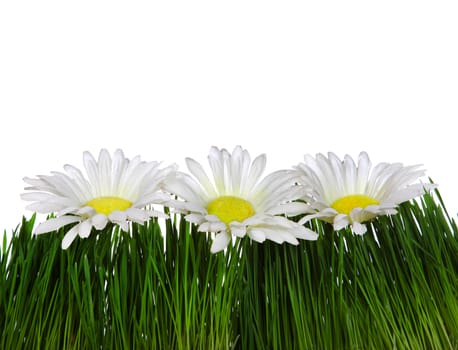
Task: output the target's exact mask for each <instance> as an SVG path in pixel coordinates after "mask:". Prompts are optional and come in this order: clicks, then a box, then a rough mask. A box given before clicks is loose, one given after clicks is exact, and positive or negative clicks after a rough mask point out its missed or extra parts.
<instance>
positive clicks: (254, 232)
mask: <svg viewBox="0 0 458 350" xmlns="http://www.w3.org/2000/svg"><path fill="white" fill-rule="evenodd" d="M247 235H248V237H250V238H251V239H252V240H253V241H256V242H258V243H262V242H264V241H265V240H266V234H265V232H264V230H263V229H262V228H258V227H249V228H248V229H247Z"/></svg>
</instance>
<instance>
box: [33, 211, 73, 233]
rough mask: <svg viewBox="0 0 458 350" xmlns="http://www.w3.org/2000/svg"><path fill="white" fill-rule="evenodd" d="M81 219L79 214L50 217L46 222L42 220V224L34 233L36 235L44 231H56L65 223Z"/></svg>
mask: <svg viewBox="0 0 458 350" xmlns="http://www.w3.org/2000/svg"><path fill="white" fill-rule="evenodd" d="M79 221H81V218H79V217H78V216H70V215H69V216H61V217H58V218H53V219H48V220H46V221H45V222H42V223H41V224H39V225H38V226H37V228H36V229H35V231H34V233H35V234H36V235H39V234H42V233H47V232H51V231H55V230H58V229H60V228H61V227H63V226H65V225H68V224H72V223H74V222H79Z"/></svg>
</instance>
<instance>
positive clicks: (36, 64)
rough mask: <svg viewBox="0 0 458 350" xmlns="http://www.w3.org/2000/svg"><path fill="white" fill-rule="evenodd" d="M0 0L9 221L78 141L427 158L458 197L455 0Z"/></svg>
mask: <svg viewBox="0 0 458 350" xmlns="http://www.w3.org/2000/svg"><path fill="white" fill-rule="evenodd" d="M163 3H165V4H161V5H159V4H158V3H156V4H152V3H142V2H133V1H130V2H127V1H126V2H118V1H95V0H93V1H89V2H85V1H74V2H68V1H56V2H44V1H34V2H30V3H27V2H23V1H2V2H1V3H0V123H1V129H0V132H1V135H0V156H1V169H0V174H1V175H0V179H1V181H0V194H1V197H0V229H1V230H2V229H7V231H8V232H10V231H11V229H12V228H13V227H15V226H16V225H17V224H18V223H19V221H20V218H21V216H22V215H24V214H25V215H26V216H30V215H31V213H30V212H27V211H26V210H25V209H24V206H25V205H26V203H24V202H22V201H21V200H20V198H19V194H20V193H21V192H23V187H24V184H23V182H22V178H23V177H24V176H35V175H37V174H49V173H50V172H51V171H61V170H62V166H63V165H64V164H65V163H70V164H74V165H77V166H81V165H82V161H81V158H82V152H83V151H84V150H89V151H91V152H93V153H95V154H98V152H99V150H100V148H102V147H105V148H108V149H109V150H110V151H111V152H113V151H114V150H115V149H116V148H118V147H120V148H122V149H123V150H124V151H125V154H126V156H128V157H129V158H132V157H133V156H135V155H137V154H140V155H141V156H142V158H143V159H145V160H163V161H164V162H165V164H169V163H172V162H176V163H178V164H179V165H180V169H181V170H185V167H184V162H183V158H184V157H186V156H191V157H193V158H195V159H196V160H198V161H200V162H206V156H207V153H208V150H209V148H210V146H211V145H216V146H219V147H225V148H228V149H230V150H232V148H233V147H234V146H235V145H237V144H241V145H242V146H243V147H245V148H247V149H248V150H249V151H250V153H251V154H252V156H253V157H254V156H256V155H258V154H260V153H266V154H267V157H268V170H269V171H272V170H276V169H279V168H289V167H290V166H292V165H295V164H297V163H298V162H300V161H302V159H303V155H304V154H305V153H311V154H315V153H317V152H328V151H333V152H335V153H337V154H338V155H339V156H341V157H342V156H344V154H346V153H348V154H351V155H352V156H354V157H357V155H358V153H359V152H360V151H361V150H366V151H367V152H368V153H369V155H370V156H371V159H372V161H373V163H378V162H381V161H388V162H397V161H399V162H402V163H404V164H406V165H407V164H417V163H421V164H424V167H425V168H426V169H427V174H428V176H431V177H432V178H433V179H434V180H435V182H437V183H439V185H440V187H439V188H440V190H441V192H442V194H443V197H444V199H445V201H446V205H447V207H448V208H449V211H450V212H451V214H452V215H453V216H456V213H457V211H458V200H457V194H458V190H457V186H456V179H457V173H458V166H457V161H458V157H457V155H456V149H457V147H456V145H457V141H456V135H457V131H456V126H455V124H454V123H455V120H456V117H457V116H458V20H457V18H458V6H457V5H455V4H456V1H450V2H445V1H412V2H406V1H402V0H399V1H379V2H377V4H376V3H375V2H372V1H360V2H353V1H350V2H349V1H339V2H338V3H337V2H336V3H333V2H329V1H317V2H316V3H317V4H314V5H311V4H304V2H300V3H296V2H288V1H277V2H272V1H263V2H252V1H248V0H246V1H240V2H239V1H227V2H224V3H223V2H219V1H218V2H217V1H211V2H210V1H209V2H195V1H187V2H186V3H180V2H176V1H173V2H172V1H164V2H163Z"/></svg>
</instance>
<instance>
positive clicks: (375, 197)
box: [296, 152, 436, 235]
mask: <svg viewBox="0 0 458 350" xmlns="http://www.w3.org/2000/svg"><path fill="white" fill-rule="evenodd" d="M296 170H297V171H298V172H299V174H300V180H299V182H300V183H301V184H302V185H305V186H309V187H310V189H311V194H310V196H308V197H306V201H307V202H308V203H310V207H309V210H308V212H310V213H312V214H311V215H307V216H305V217H304V218H303V219H302V220H301V221H300V222H301V223H304V222H307V221H309V220H310V219H313V218H319V219H321V220H323V221H327V222H329V223H332V224H333V225H334V229H335V230H340V229H342V228H344V227H347V226H348V225H350V227H351V230H352V231H353V233H355V234H358V235H362V234H364V233H365V232H366V230H367V228H366V225H364V224H362V223H363V222H365V221H368V220H371V219H373V218H375V217H376V216H380V215H391V214H396V213H397V211H396V207H397V205H398V204H400V203H402V202H405V201H408V200H410V199H412V198H414V197H417V196H421V195H422V194H424V193H425V190H430V189H432V188H434V187H436V185H432V184H423V183H415V184H412V183H414V182H416V181H417V180H418V178H419V177H421V176H423V175H424V170H422V169H420V166H418V165H414V166H403V165H402V164H400V163H393V164H389V163H380V164H378V165H377V166H375V167H374V168H373V169H372V170H371V162H370V160H369V157H368V155H367V154H366V153H365V152H361V153H360V155H359V157H358V164H357V165H356V164H355V162H354V161H353V159H352V158H351V157H350V156H348V155H346V156H345V158H344V160H343V161H341V160H340V159H339V158H338V157H337V156H336V155H335V154H334V153H328V157H327V158H326V156H324V155H323V154H318V155H317V156H316V157H315V158H313V157H312V156H310V155H306V156H305V162H304V163H300V164H299V165H298V166H297V167H296Z"/></svg>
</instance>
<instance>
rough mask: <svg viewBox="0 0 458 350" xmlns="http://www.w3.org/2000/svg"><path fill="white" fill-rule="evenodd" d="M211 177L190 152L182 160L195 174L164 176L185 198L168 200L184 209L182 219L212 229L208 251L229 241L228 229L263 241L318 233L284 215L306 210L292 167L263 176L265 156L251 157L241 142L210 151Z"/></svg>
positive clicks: (203, 229) (312, 236)
mask: <svg viewBox="0 0 458 350" xmlns="http://www.w3.org/2000/svg"><path fill="white" fill-rule="evenodd" d="M208 160H209V163H210V168H211V170H212V173H213V182H212V181H211V180H210V178H209V177H208V176H207V174H206V172H205V171H204V169H203V167H202V166H201V165H200V164H199V163H198V162H196V161H195V160H193V159H191V158H186V164H187V167H188V169H189V171H190V172H191V174H192V175H193V176H194V177H191V176H189V175H187V174H183V173H177V176H176V177H175V178H169V180H168V181H167V182H166V187H167V189H168V190H169V191H170V192H172V193H174V194H176V195H177V196H178V197H180V198H181V199H183V200H184V201H175V202H174V203H172V204H171V206H174V207H175V209H179V210H183V211H185V212H187V213H188V214H187V215H186V216H185V219H186V220H187V221H189V222H191V223H194V224H197V225H198V230H199V231H201V232H213V233H216V235H215V237H214V240H213V243H212V246H211V252H212V253H216V252H218V251H221V250H223V249H224V248H226V247H227V245H228V243H229V242H230V240H231V238H232V235H234V236H236V237H244V236H245V235H247V236H248V237H250V238H251V239H252V240H254V241H257V242H263V241H264V240H266V239H269V240H272V241H274V242H277V243H283V242H288V243H291V244H298V243H299V242H298V240H297V238H301V239H308V240H315V239H317V237H318V236H317V234H316V233H315V232H313V231H311V230H309V229H307V228H305V227H303V226H302V225H299V224H298V223H295V222H292V221H290V220H288V219H287V218H286V217H285V216H279V215H287V216H292V215H298V214H300V213H303V212H304V209H305V208H304V207H305V205H304V203H300V202H294V201H295V200H296V199H298V198H300V197H301V196H303V194H304V189H303V187H302V186H297V185H296V182H297V178H296V177H297V174H295V172H294V171H292V170H291V171H287V170H280V171H277V172H274V173H272V174H270V175H268V176H267V177H265V178H263V179H262V180H261V176H262V173H263V172H264V169H265V165H266V156H265V155H260V156H258V157H257V158H256V159H255V160H254V161H253V162H251V158H250V155H249V154H248V152H247V151H246V150H243V149H242V148H241V147H240V146H237V147H235V149H234V151H233V152H232V154H231V153H229V152H228V151H227V150H225V149H222V150H219V149H218V148H216V147H212V148H211V150H210V154H209V156H208Z"/></svg>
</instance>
